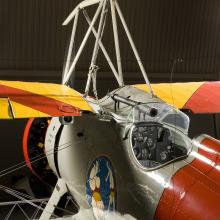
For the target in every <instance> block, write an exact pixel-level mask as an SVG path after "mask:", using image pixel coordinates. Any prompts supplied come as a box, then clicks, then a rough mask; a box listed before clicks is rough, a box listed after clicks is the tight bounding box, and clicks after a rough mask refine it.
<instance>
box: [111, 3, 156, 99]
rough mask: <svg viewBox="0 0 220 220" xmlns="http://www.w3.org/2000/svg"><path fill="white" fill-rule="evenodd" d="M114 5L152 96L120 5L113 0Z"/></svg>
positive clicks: (151, 91)
mask: <svg viewBox="0 0 220 220" xmlns="http://www.w3.org/2000/svg"><path fill="white" fill-rule="evenodd" d="M115 7H116V10H117V12H118V15H119V18H120V20H121V23H122V25H123V27H124V29H125V32H126V35H127V37H128V40H129V42H130V45H131V47H132V50H133V52H134V55H135V58H136V60H137V62H138V65H139V67H140V70H141V72H142V75H143V77H144V79H145V82H146V84H147V86H148V88H149V90H150V93H151V94H152V96H153V90H152V88H151V85H150V81H149V79H148V76H147V73H146V71H145V68H144V65H143V63H142V62H141V58H140V56H139V54H138V51H137V48H136V46H135V44H134V41H133V39H132V37H131V34H130V31H129V29H128V26H127V24H126V22H125V19H124V16H123V14H122V12H121V9H120V7H119V5H118V2H117V1H115Z"/></svg>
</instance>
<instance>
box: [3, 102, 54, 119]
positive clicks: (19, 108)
mask: <svg viewBox="0 0 220 220" xmlns="http://www.w3.org/2000/svg"><path fill="white" fill-rule="evenodd" d="M11 105H12V108H13V112H14V116H15V118H36V117H50V115H47V114H45V113H43V112H40V111H37V110H34V109H32V108H29V107H27V106H24V105H21V104H19V103H17V102H13V101H11ZM0 119H12V116H11V114H10V110H9V104H8V100H7V99H6V98H0Z"/></svg>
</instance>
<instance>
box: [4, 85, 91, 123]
mask: <svg viewBox="0 0 220 220" xmlns="http://www.w3.org/2000/svg"><path fill="white" fill-rule="evenodd" d="M82 111H90V112H93V109H92V108H91V107H90V105H89V104H88V103H87V101H86V100H85V99H84V98H83V97H82V95H81V94H80V93H78V92H77V91H75V90H73V89H71V88H69V87H67V86H65V85H59V84H50V83H32V82H15V81H0V119H11V118H34V117H56V116H80V115H81V112H82Z"/></svg>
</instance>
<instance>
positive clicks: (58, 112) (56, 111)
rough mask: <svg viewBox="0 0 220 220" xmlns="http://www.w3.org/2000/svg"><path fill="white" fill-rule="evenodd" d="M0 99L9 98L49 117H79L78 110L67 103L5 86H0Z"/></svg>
mask: <svg viewBox="0 0 220 220" xmlns="http://www.w3.org/2000/svg"><path fill="white" fill-rule="evenodd" d="M0 97H2V98H8V97H9V98H10V100H11V101H14V102H17V103H20V104H22V105H25V106H27V107H30V108H33V109H35V110H38V111H40V112H43V113H45V114H48V115H50V116H80V109H78V108H75V107H73V106H71V105H69V104H67V103H64V102H61V101H58V100H55V99H52V98H49V97H46V96H42V95H38V94H34V93H31V92H28V91H25V90H21V89H16V88H13V87H9V86H5V85H0ZM66 110H67V111H66Z"/></svg>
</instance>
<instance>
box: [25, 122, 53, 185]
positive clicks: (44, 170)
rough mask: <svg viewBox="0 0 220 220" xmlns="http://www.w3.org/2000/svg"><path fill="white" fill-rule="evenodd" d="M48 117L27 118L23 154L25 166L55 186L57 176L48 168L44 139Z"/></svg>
mask: <svg viewBox="0 0 220 220" xmlns="http://www.w3.org/2000/svg"><path fill="white" fill-rule="evenodd" d="M49 123H50V118H35V119H29V120H28V122H27V125H26V127H25V130H24V136H23V154H24V158H25V161H26V165H27V167H28V168H29V169H30V171H31V172H32V173H33V174H34V175H35V176H36V177H38V178H39V179H40V180H41V181H43V182H44V183H46V184H49V185H51V186H55V184H56V181H57V177H56V176H55V174H54V173H53V171H52V170H51V169H50V168H49V165H48V161H47V157H46V155H45V152H44V140H45V135H46V132H47V128H48V126H49Z"/></svg>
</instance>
